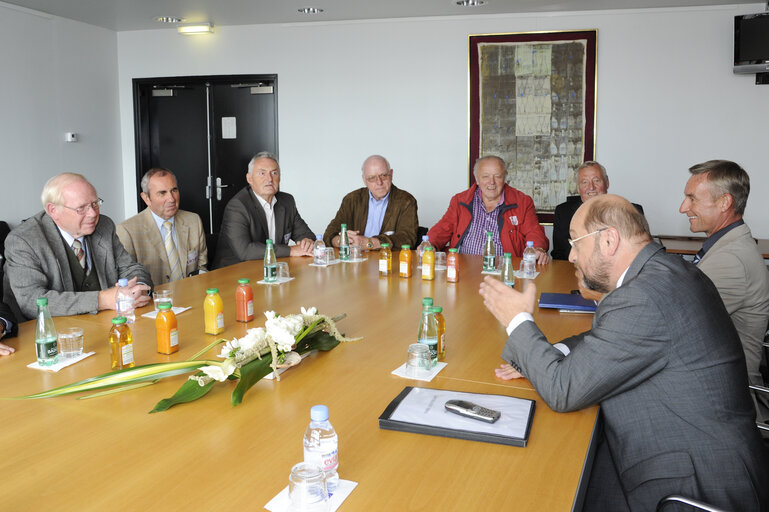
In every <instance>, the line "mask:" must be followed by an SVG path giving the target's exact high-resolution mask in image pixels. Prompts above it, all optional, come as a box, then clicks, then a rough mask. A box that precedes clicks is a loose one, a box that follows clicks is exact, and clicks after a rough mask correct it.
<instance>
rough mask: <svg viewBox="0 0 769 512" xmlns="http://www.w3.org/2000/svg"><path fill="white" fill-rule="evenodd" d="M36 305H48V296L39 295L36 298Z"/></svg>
mask: <svg viewBox="0 0 769 512" xmlns="http://www.w3.org/2000/svg"><path fill="white" fill-rule="evenodd" d="M37 305H38V306H47V305H48V297H40V298H39V299H37Z"/></svg>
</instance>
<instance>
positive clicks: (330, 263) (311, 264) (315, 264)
mask: <svg viewBox="0 0 769 512" xmlns="http://www.w3.org/2000/svg"><path fill="white" fill-rule="evenodd" d="M337 263H342V260H331V261H329V262H328V265H318V264H317V263H310V266H311V267H330V266H331V265H336V264H337Z"/></svg>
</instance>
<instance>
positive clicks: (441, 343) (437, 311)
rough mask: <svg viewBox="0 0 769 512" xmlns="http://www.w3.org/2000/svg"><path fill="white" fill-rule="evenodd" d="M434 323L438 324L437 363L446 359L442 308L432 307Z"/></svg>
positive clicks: (444, 324) (444, 320)
mask: <svg viewBox="0 0 769 512" xmlns="http://www.w3.org/2000/svg"><path fill="white" fill-rule="evenodd" d="M433 315H435V323H437V324H438V361H443V360H444V359H445V358H446V319H445V318H444V317H443V308H442V307H440V306H433Z"/></svg>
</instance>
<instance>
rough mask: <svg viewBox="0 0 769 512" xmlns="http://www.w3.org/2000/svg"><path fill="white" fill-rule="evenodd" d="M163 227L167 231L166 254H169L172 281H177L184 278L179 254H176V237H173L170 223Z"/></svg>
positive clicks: (165, 240)
mask: <svg viewBox="0 0 769 512" xmlns="http://www.w3.org/2000/svg"><path fill="white" fill-rule="evenodd" d="M163 227H164V228H165V229H166V234H165V237H164V240H163V242H164V243H165V246H166V254H168V265H169V266H170V267H171V281H177V280H179V279H181V278H182V277H184V276H183V275H182V265H181V263H179V253H178V252H176V245H174V237H173V236H171V228H172V224H171V222H170V221H165V222H164V223H163Z"/></svg>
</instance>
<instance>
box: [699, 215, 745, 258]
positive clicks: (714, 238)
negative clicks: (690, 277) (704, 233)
mask: <svg viewBox="0 0 769 512" xmlns="http://www.w3.org/2000/svg"><path fill="white" fill-rule="evenodd" d="M743 224H745V221H744V220H742V219H740V220H738V221H735V222H732V223H731V224H729V225H728V226H726V227H724V228H721V229H719V230H718V231H716V232H715V233H713V234H712V235H710V236H709V237H707V238H706V239H705V241H704V242H703V243H702V248H701V249H700V250H699V251H697V255H696V256H695V257H694V261H693V262H692V263H694V264H695V265H696V264H697V263H699V262H700V260H701V259H702V258H703V257H704V256H705V253H707V252H708V251H709V250H710V248H711V247H713V246H714V245H715V244H716V242H718V241H719V240H720V239H721V237H722V236H724V235H725V234H727V233H728V232H729V231H731V230H733V229H734V228H736V227H737V226H742V225H743Z"/></svg>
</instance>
